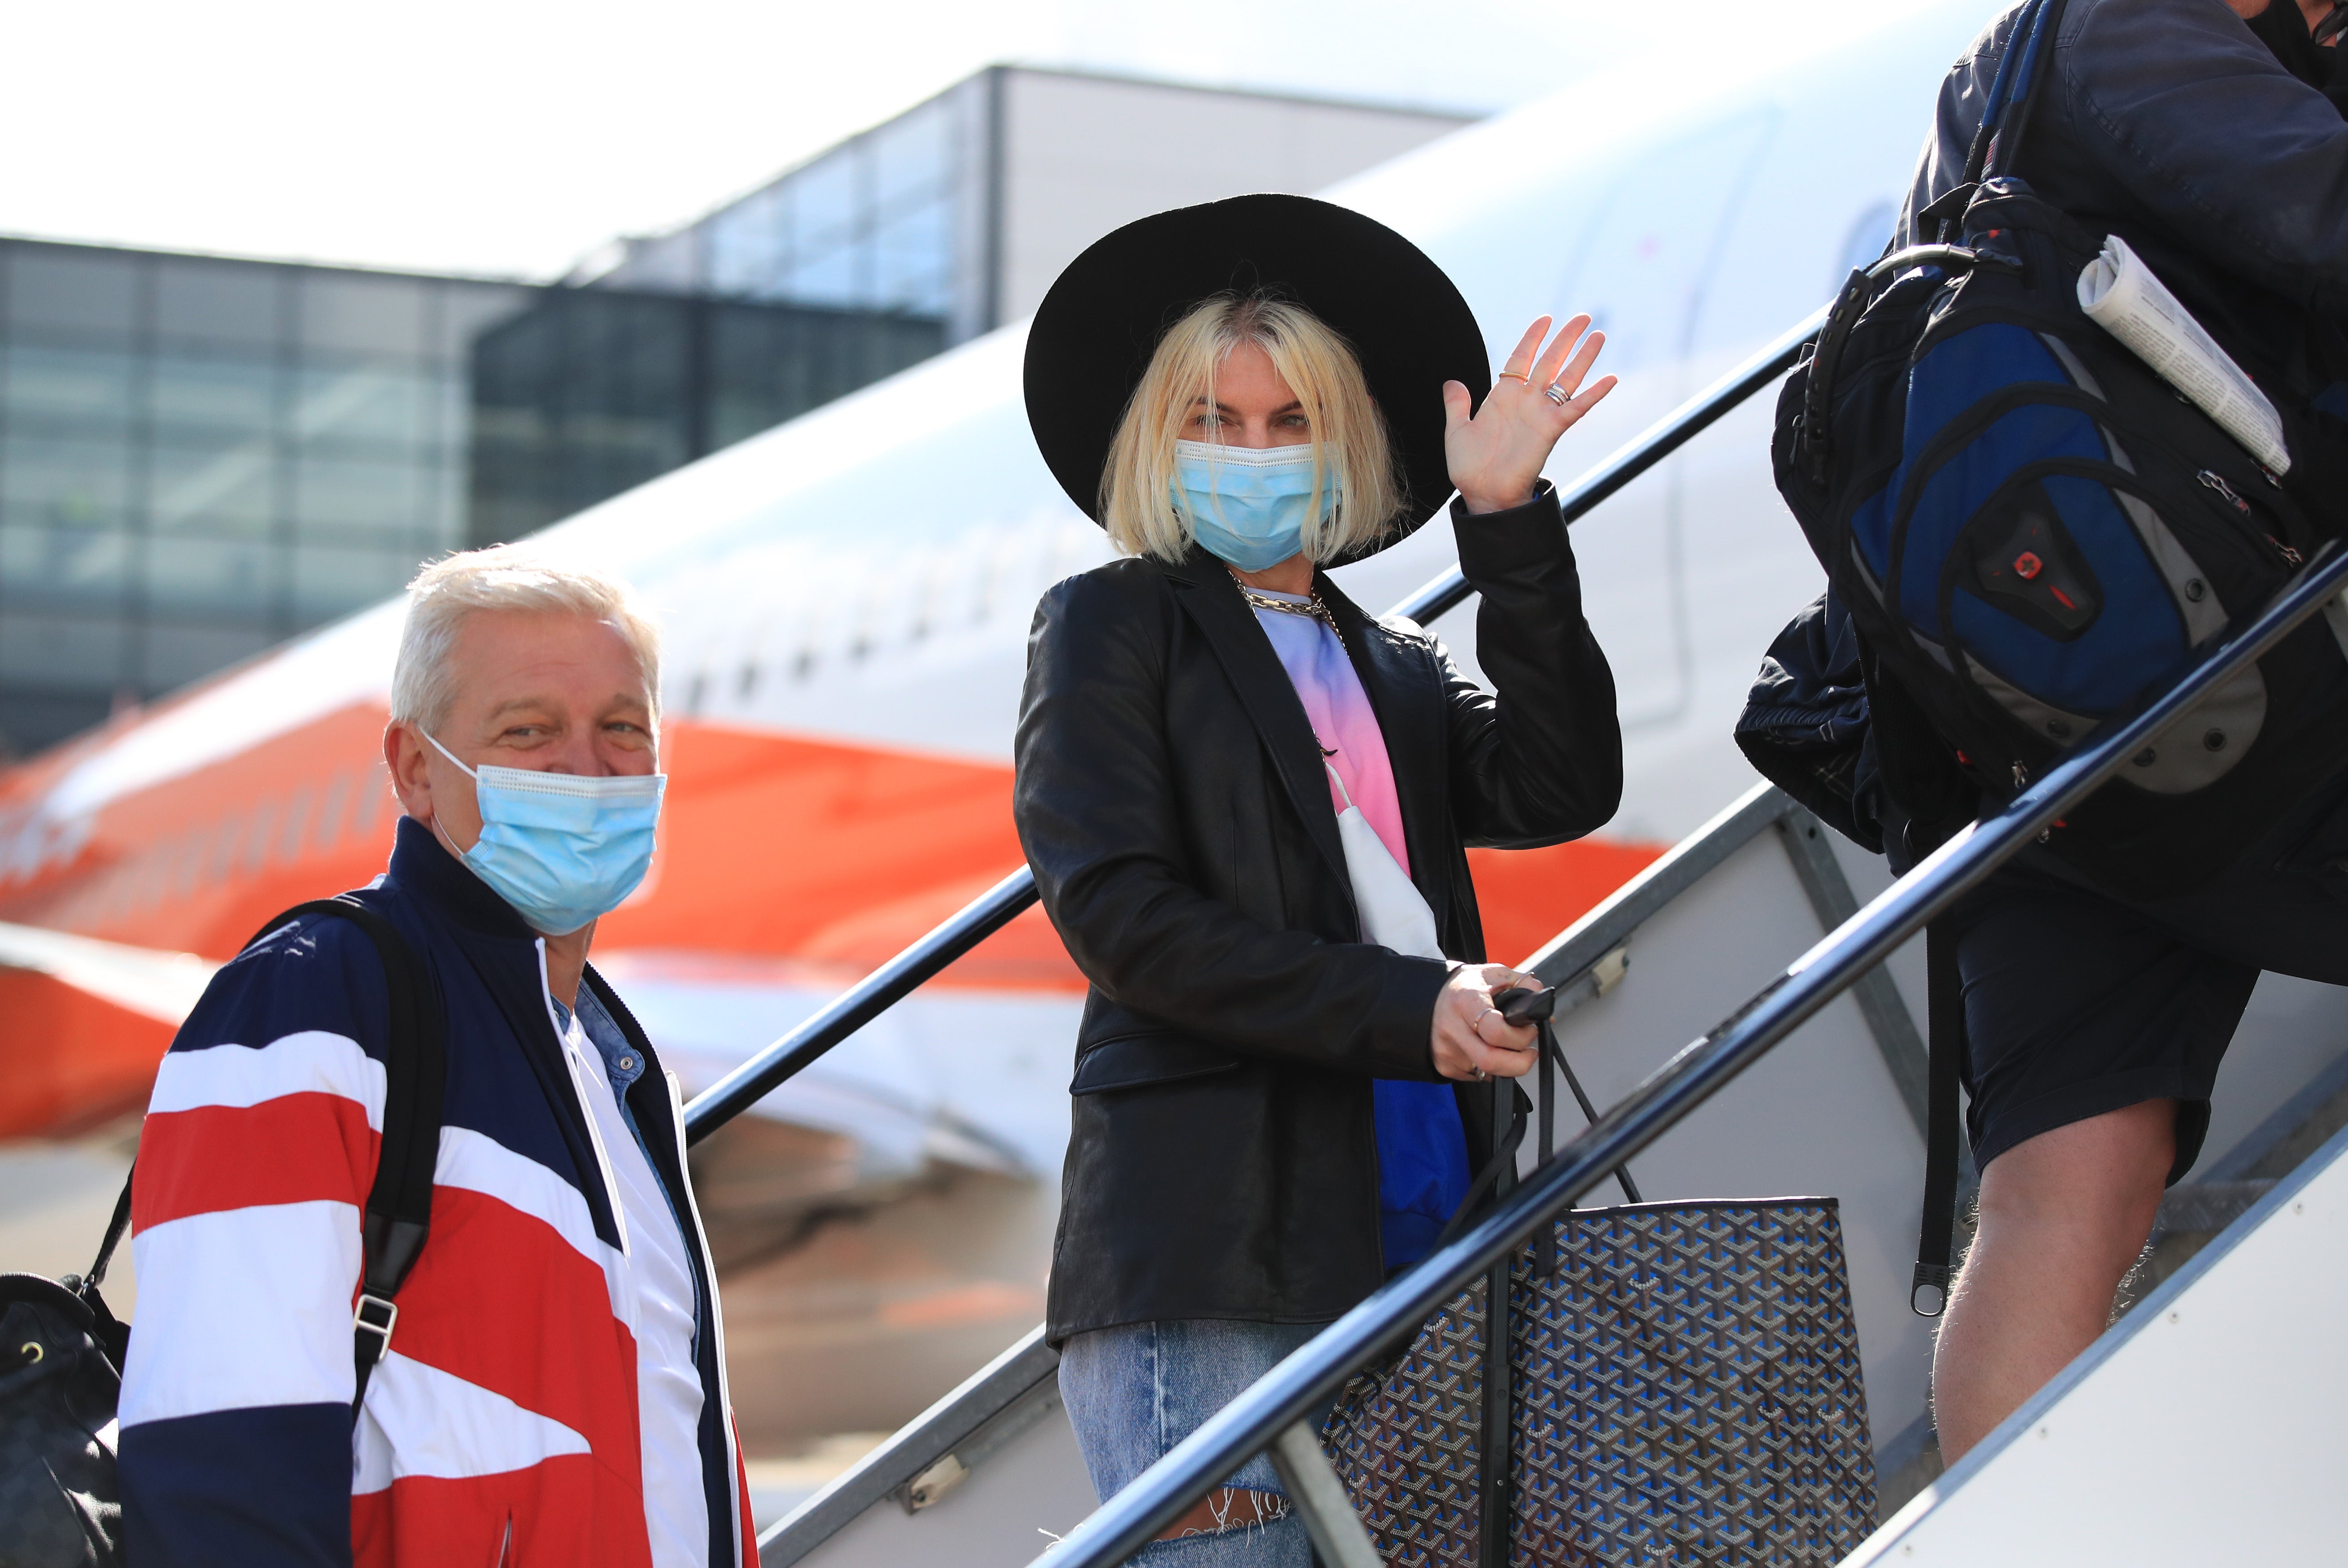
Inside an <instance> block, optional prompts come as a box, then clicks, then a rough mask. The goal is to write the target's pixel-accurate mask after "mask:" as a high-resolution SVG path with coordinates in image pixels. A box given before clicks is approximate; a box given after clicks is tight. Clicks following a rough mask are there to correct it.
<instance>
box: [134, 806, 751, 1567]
mask: <svg viewBox="0 0 2348 1568" xmlns="http://www.w3.org/2000/svg"><path fill="white" fill-rule="evenodd" d="M356 896H357V897H358V898H360V899H361V900H362V901H363V902H365V903H366V904H367V905H368V906H369V907H371V908H373V909H376V910H377V911H379V912H381V913H383V914H385V915H386V916H387V917H389V918H390V920H391V921H392V922H393V923H395V924H396V926H397V927H398V928H399V930H400V933H401V934H403V935H404V936H406V937H407V940H408V942H409V944H410V945H411V946H413V947H414V949H415V950H416V952H417V955H418V956H419V957H420V958H421V959H423V961H424V963H425V966H426V967H427V968H428V969H429V970H430V971H431V974H432V976H433V980H434V984H435V986H436V987H437V989H438V992H439V999H440V1001H441V1003H442V1004H443V1005H444V1006H445V1008H446V1016H447V1018H448V1089H447V1094H446V1097H445V1101H444V1104H443V1108H442V1127H441V1133H440V1150H439V1157H438V1165H437V1167H436V1170H435V1173H434V1188H433V1194H432V1229H431V1235H430V1239H429V1240H428V1241H427V1243H426V1245H425V1247H424V1251H423V1253H422V1255H421V1257H420V1258H419V1259H418V1261H417V1264H416V1267H415V1271H414V1273H412V1274H410V1275H409V1276H408V1278H407V1284H406V1285H405V1286H404V1287H403V1288H402V1289H401V1291H400V1293H399V1296H398V1305H399V1317H398V1322H397V1325H396V1327H395V1329H394V1331H393V1336H392V1343H391V1346H390V1349H389V1351H388V1353H387V1354H386V1357H384V1359H383V1360H382V1361H381V1362H380V1363H379V1364H378V1365H377V1366H376V1369H375V1372H374V1375H373V1377H372V1378H371V1380H370V1381H369V1383H368V1386H367V1393H366V1405H365V1407H364V1408H363V1410H362V1412H361V1415H360V1418H359V1421H358V1423H357V1426H356V1429H354V1428H353V1424H352V1421H351V1409H350V1404H351V1395H352V1391H353V1388H354V1387H355V1373H354V1371H353V1368H352V1362H351V1312H352V1308H353V1305H354V1304H355V1300H356V1297H357V1291H358V1281H359V1264H360V1257H359V1212H360V1209H361V1207H362V1206H363V1205H364V1203H365V1202H366V1195H367V1191H368V1189H369V1187H370V1185H371V1184H372V1182H373V1181H374V1176H375V1167H376V1145H377V1140H378V1139H379V1138H380V1135H381V1130H382V1123H383V1098H384V1078H385V1075H384V1065H383V1064H384V1060H385V1056H386V1038H385V1033H386V1030H385V1018H386V991H385V979H384V974H383V967H382V964H381V961H380V960H379V959H378V958H377V956H376V951H375V948H374V946H373V944H371V943H370V942H369V941H368V940H367V937H366V934H365V933H364V932H362V931H361V930H359V929H358V928H357V927H356V926H355V925H354V924H353V923H350V922H348V921H345V920H337V919H334V918H332V917H326V916H311V917H305V918H304V919H302V920H300V921H298V922H295V923H293V924H291V925H288V926H287V927H285V928H283V929H282V930H279V931H276V932H273V933H271V934H269V935H268V936H266V937H265V938H264V939H263V940H262V941H260V942H257V943H256V944H253V945H252V947H250V948H248V949H247V950H246V951H245V952H244V953H243V954H241V955H240V956H239V957H237V958H236V959H235V960H234V961H233V962H232V963H230V964H229V965H226V966H225V967H223V968H222V969H221V971H220V973H219V975H217V976H215V978H214V979H213V981H212V983H211V987H210V989H208V990H207V991H206V992H205V994H204V996H203V1000H202V1001H201V1003H199V1004H198V1005H197V1007H196V1009H195V1011H194V1012H193V1013H191V1015H190V1016H189V1018H188V1021H187V1023H186V1025H185V1026H182V1027H181V1029H180V1034H179V1037H178V1038H177V1039H176V1040H174V1041H173V1042H172V1045H171V1049H170V1054H169V1055H168V1056H166V1057H165V1058H164V1061H163V1066H162V1068H161V1070H160V1073H159V1074H158V1075H157V1078H156V1080H155V1095H154V1099H153V1102H152V1103H151V1104H150V1105H149V1109H148V1113H147V1120H146V1125H145V1128H144V1130H142V1132H141V1134H140V1137H139V1168H138V1174H137V1178H136V1181H135V1184H134V1187H133V1191H132V1199H131V1217H132V1223H133V1227H134V1239H133V1242H132V1246H133V1253H134V1256H135V1258H136V1261H137V1265H138V1276H139V1307H138V1319H137V1323H136V1325H135V1330H136V1331H135V1332H134V1333H133V1335H132V1336H131V1348H130V1356H129V1364H128V1365H127V1366H126V1367H125V1368H124V1375H123V1386H122V1398H121V1406H120V1419H121V1439H120V1440H121V1448H120V1475H121V1486H122V1503H123V1522H124V1527H125V1531H126V1534H127V1537H128V1542H127V1543H128V1546H129V1555H130V1560H131V1561H133V1562H135V1563H139V1568H167V1565H175V1568H176V1565H181V1564H188V1565H193V1564H204V1565H208V1568H209V1565H213V1564H217V1565H220V1568H280V1565H284V1568H291V1565H293V1564H302V1565H304V1568H310V1565H323V1564H335V1565H338V1568H339V1565H341V1564H353V1565H354V1568H427V1565H428V1568H440V1565H441V1564H446V1563H467V1564H476V1563H477V1564H482V1565H484V1568H488V1565H490V1564H506V1565H517V1564H520V1565H531V1564H540V1563H545V1564H563V1565H572V1564H577V1565H610V1568H647V1565H649V1564H650V1563H651V1548H650V1546H649V1544H648V1541H647V1535H646V1531H645V1526H644V1465H643V1455H642V1451H641V1449H640V1447H639V1442H638V1437H637V1409H636V1388H637V1378H636V1345H635V1337H634V1335H633V1332H632V1330H631V1325H632V1323H633V1322H634V1321H635V1315H636V1305H635V1295H634V1292H635V1286H634V1281H633V1270H632V1266H631V1262H630V1258H629V1255H628V1253H627V1251H626V1249H625V1247H624V1245H623V1241H622V1235H623V1228H622V1226H621V1225H620V1223H619V1222H618V1221H617V1219H616V1217H615V1214H616V1210H617V1207H618V1199H617V1195H616V1194H615V1193H614V1192H613V1191H612V1189H611V1187H610V1186H609V1184H608V1182H607V1181H606V1179H605V1177H604V1176H603V1174H602V1164H601V1162H600V1161H598V1160H597V1158H596V1153H595V1145H594V1143H593V1140H592V1135H591V1127H590V1122H589V1119H588V1112H587V1108H586V1107H585V1106H584V1105H583V1104H582V1103H581V1100H580V1098H579V1093H580V1091H579V1089H578V1088H577V1087H576V1085H575V1083H574V1080H573V1079H572V1077H571V1074H570V1071H569V1069H568V1068H567V1067H566V1065H565V1062H564V1059H563V1056H562V1053H561V1045H560V1043H559V1040H558V1037H557V1036H556V1035H555V1032H554V1024H553V1021H552V1017H551V1014H550V1011H549V1008H548V1006H547V993H546V985H545V979H544V975H545V969H544V954H543V951H542V949H541V945H540V944H539V942H538V940H537V939H536V938H535V937H534V936H533V935H532V934H531V933H530V930H529V928H528V927H527V926H526V925H525V924H524V923H522V921H521V920H520V917H519V916H517V915H516V914H515V913H514V912H513V911H512V909H511V908H510V907H509V906H508V905H507V904H506V903H505V902H504V901H503V900H501V899H499V897H498V896H497V895H496V894H495V893H494V892H491V891H490V890H489V888H488V886H487V885H485V884H484V883H482V882H480V881H479V879H478V878H476V877H475V876H474V875H473V874H472V872H469V871H468V870H466V869H465V867H464V866H463V865H462V864H461V863H460V862H459V861H457V860H456V859H454V858H453V857H452V856H450V855H449V854H448V852H447V851H444V850H442V849H441V848H440V846H439V845H438V842H436V841H434V840H433V838H432V836H431V834H430V832H429V831H428V830H424V829H422V828H420V827H418V826H417V823H416V822H414V821H413V820H401V822H400V823H399V834H398V840H397V844H396V848H395V849H394V851H393V853H392V858H391V867H390V870H389V872H387V873H386V875H385V876H384V877H383V878H382V879H381V880H380V881H378V882H376V884H375V885H374V886H373V887H371V888H367V889H365V890H362V891H361V892H359V893H358V894H357V895H356ZM592 983H593V984H595V985H598V987H599V994H600V995H602V997H604V998H606V999H607V1002H608V1004H609V1005H608V1009H607V1010H609V1011H610V1012H611V1013H612V1014H613V1017H614V1019H615V1020H616V1021H617V1022H618V1023H619V1024H620V1026H621V1027H622V1028H623V1030H624V1031H625V1032H626V1033H627V1034H628V1035H629V1036H630V1037H631V1039H632V1040H633V1043H634V1045H635V1046H636V1047H637V1048H638V1049H639V1050H641V1051H643V1052H644V1057H645V1059H646V1060H647V1061H648V1062H649V1063H650V1064H651V1068H652V1070H649V1071H647V1072H645V1073H644V1076H643V1077H642V1078H639V1079H638V1080H637V1081H636V1083H635V1085H634V1087H633V1089H632V1090H631V1091H630V1092H629V1096H628V1108H629V1110H630V1111H631V1113H632V1114H633V1118H634V1119H635V1122H636V1125H637V1127H638V1129H639V1130H641V1132H642V1134H643V1136H644V1142H645V1144H646V1146H647V1151H648V1152H649V1154H650V1155H651V1158H652V1161H653V1166H654V1170H655V1171H658V1173H659V1175H660V1177H661V1180H662V1181H663V1182H664V1183H665V1184H666V1185H667V1186H668V1189H669V1191H671V1192H672V1193H673V1194H679V1195H682V1196H683V1197H684V1200H685V1201H684V1202H681V1203H679V1204H678V1205H677V1208H678V1210H679V1219H680V1222H681V1223H683V1224H685V1227H686V1230H687V1234H686V1236H685V1250H686V1252H687V1253H688V1254H689V1255H690V1256H691V1258H692V1260H693V1263H694V1271H695V1280H696V1285H697V1292H698V1295H699V1299H700V1304H701V1305H700V1313H699V1322H698V1324H697V1326H696V1333H695V1359H696V1361H697V1362H698V1365H699V1369H700V1372H701V1382H702V1392H703V1401H702V1412H703V1414H702V1422H701V1432H700V1449H701V1459H702V1473H703V1476H704V1478H705V1491H706V1495H707V1501H708V1517H709V1533H710V1543H709V1556H708V1561H709V1563H711V1564H712V1565H713V1568H716V1565H718V1564H728V1565H734V1568H747V1565H749V1564H754V1563H756V1562H757V1548H756V1546H755V1544H754V1543H753V1541H752V1538H751V1520H750V1515H749V1511H748V1508H747V1500H746V1496H745V1491H744V1486H743V1480H742V1471H741V1468H740V1459H739V1455H738V1453H737V1452H736V1441H735V1434H734V1425H733V1418H732V1411H731V1408H730V1406H729V1405H728V1402H727V1398H726V1377H725V1346H724V1341H723V1338H722V1329H721V1328H720V1326H719V1321H718V1315H717V1307H716V1287H715V1281H714V1279H713V1277H712V1272H711V1268H710V1264H709V1253H708V1249H707V1246H706V1243H705V1241H704V1239H703V1236H702V1233H701V1222H700V1217H699V1214H698V1212H697V1211H696V1210H695V1207H694V1205H693V1203H692V1201H691V1187H690V1185H689V1184H688V1182H687V1181H686V1178H685V1168H684V1161H683V1158H682V1156H683V1152H684V1145H685V1127H684V1120H683V1115H682V1110H681V1105H680V1101H679V1099H678V1098H677V1093H676V1089H675V1082H674V1080H673V1079H671V1078H669V1077H668V1075H667V1074H666V1073H664V1072H662V1071H660V1070H659V1063H658V1060H657V1058H656V1057H654V1055H653V1052H652V1048H651V1047H650V1045H649V1043H647V1042H646V1041H645V1040H644V1037H643V1031H642V1029H640V1028H638V1027H637V1026H636V1024H635V1022H634V1020H633V1018H631V1017H629V1016H628V1014H627V1011H626V1009H625V1008H624V1007H622V1006H618V1005H617V999H616V998H614V997H612V995H611V993H610V991H609V988H608V987H606V986H602V984H601V982H600V980H596V981H593V982H592Z"/></svg>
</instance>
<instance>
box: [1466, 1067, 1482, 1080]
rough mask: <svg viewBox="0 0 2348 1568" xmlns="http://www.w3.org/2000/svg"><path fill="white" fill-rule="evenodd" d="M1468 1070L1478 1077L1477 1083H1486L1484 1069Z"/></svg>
mask: <svg viewBox="0 0 2348 1568" xmlns="http://www.w3.org/2000/svg"><path fill="white" fill-rule="evenodd" d="M1468 1071H1469V1072H1471V1073H1473V1074H1475V1075H1476V1081H1477V1082H1478V1083H1481V1082H1483V1081H1484V1069H1483V1068H1468Z"/></svg>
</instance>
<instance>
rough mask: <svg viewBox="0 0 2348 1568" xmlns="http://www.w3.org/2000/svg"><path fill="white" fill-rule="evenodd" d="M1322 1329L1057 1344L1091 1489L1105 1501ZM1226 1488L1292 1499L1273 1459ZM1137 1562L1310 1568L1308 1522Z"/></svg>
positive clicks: (1104, 1335) (1155, 1333)
mask: <svg viewBox="0 0 2348 1568" xmlns="http://www.w3.org/2000/svg"><path fill="white" fill-rule="evenodd" d="M1320 1331H1321V1326H1320V1325H1318V1324H1302V1325H1298V1324H1280V1323H1228V1322H1223V1321H1221V1320H1219V1319H1213V1318H1186V1319H1180V1320H1177V1321H1173V1322H1168V1323H1128V1324H1125V1325H1123V1326H1119V1327H1117V1328H1096V1329H1094V1330H1092V1331H1091V1332H1090V1333H1087V1334H1079V1335H1076V1336H1073V1337H1071V1338H1070V1339H1069V1340H1068V1342H1067V1343H1066V1345H1063V1346H1061V1347H1060V1398H1061V1399H1062V1401H1063V1402H1064V1403H1066V1406H1067V1408H1068V1424H1069V1425H1070V1426H1072V1427H1074V1428H1075V1429H1076V1447H1077V1448H1079V1449H1082V1450H1083V1451H1084V1456H1085V1468H1086V1470H1088V1471H1090V1472H1091V1474H1092V1480H1093V1491H1095V1492H1097V1494H1099V1497H1100V1499H1101V1501H1104V1502H1106V1501H1108V1500H1109V1499H1110V1498H1112V1497H1115V1496H1116V1495H1117V1493H1118V1492H1120V1491H1124V1490H1125V1488H1126V1486H1127V1485H1128V1483H1129V1482H1130V1481H1131V1480H1133V1479H1134V1478H1135V1477H1136V1476H1138V1475H1139V1474H1140V1473H1141V1472H1142V1471H1143V1470H1148V1468H1149V1467H1150V1466H1151V1465H1153V1464H1155V1463H1157V1462H1158V1460H1160V1459H1162V1458H1164V1457H1165V1455H1166V1452H1167V1450H1168V1449H1171V1448H1173V1447H1174V1445H1175V1444H1177V1443H1179V1442H1180V1441H1181V1440H1182V1439H1185V1438H1187V1437H1189V1435H1190V1434H1191V1433H1192V1432H1195V1431H1197V1430H1198V1429H1200V1427H1201V1426H1203V1425H1205V1424H1206V1420H1207V1418H1208V1417H1210V1416H1211V1415H1213V1414H1214V1413H1215V1412H1216V1411H1218V1410H1220V1409H1221V1408H1223V1407H1224V1406H1225V1405H1228V1404H1230V1403H1231V1401H1232V1400H1233V1399H1235V1398H1239V1396H1240V1394H1241V1391H1242V1390H1244V1389H1245V1388H1246V1387H1248V1385H1250V1384H1251V1383H1253V1382H1254V1381H1255V1380H1256V1379H1257V1378H1259V1377H1262V1376H1263V1375H1264V1374H1265V1373H1267V1372H1269V1371H1271V1370H1272V1367H1274V1366H1275V1365H1276V1364H1277V1363H1279V1362H1280V1361H1281V1360H1282V1358H1283V1357H1286V1356H1287V1355H1288V1353H1289V1352H1290V1351H1292V1350H1294V1349H1295V1348H1296V1347H1297V1346H1301V1345H1303V1343H1304V1342H1305V1341H1306V1340H1308V1339H1310V1338H1312V1337H1313V1336H1314V1335H1315V1334H1318V1333H1319V1332H1320ZM1224 1484H1225V1485H1227V1486H1236V1487H1246V1488H1248V1489H1250V1490H1251V1491H1268V1492H1272V1493H1275V1494H1277V1495H1279V1496H1283V1497H1284V1496H1286V1495H1287V1492H1286V1490H1285V1489H1284V1488H1282V1485H1281V1484H1280V1477H1279V1474H1278V1473H1277V1472H1276V1471H1274V1470H1273V1469H1272V1460H1271V1457H1270V1456H1269V1455H1266V1454H1258V1455H1256V1456H1255V1458H1253V1459H1251V1460H1248V1462H1247V1463H1246V1464H1245V1465H1244V1466H1242V1467H1241V1469H1240V1470H1239V1472H1238V1473H1237V1474H1235V1475H1233V1476H1231V1478H1230V1479H1229V1480H1227V1481H1225V1482H1224ZM1130 1561H1131V1562H1134V1563H1146V1564H1150V1565H1152V1568H1156V1565H1158V1564H1163V1565H1164V1568H1311V1563H1312V1561H1313V1546H1312V1542H1311V1539H1310V1538H1309V1537H1308V1536H1307V1535H1306V1534H1305V1532H1304V1522H1303V1521H1302V1520H1300V1519H1298V1518H1297V1517H1295V1515H1293V1514H1291V1515H1290V1516H1288V1517H1287V1518H1285V1519H1280V1520H1274V1521H1273V1522H1271V1523H1269V1524H1266V1525H1262V1526H1260V1527H1252V1528H1249V1529H1244V1530H1234V1531H1231V1532H1228V1533H1226V1534H1222V1535H1192V1536H1186V1537H1184V1538H1182V1539H1180V1540H1178V1541H1157V1542H1151V1543H1150V1544H1149V1545H1148V1546H1146V1547H1144V1548H1143V1549H1142V1550H1141V1551H1140V1552H1138V1553H1136V1554H1135V1555H1134V1556H1133V1557H1132V1558H1131V1559H1130Z"/></svg>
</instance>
